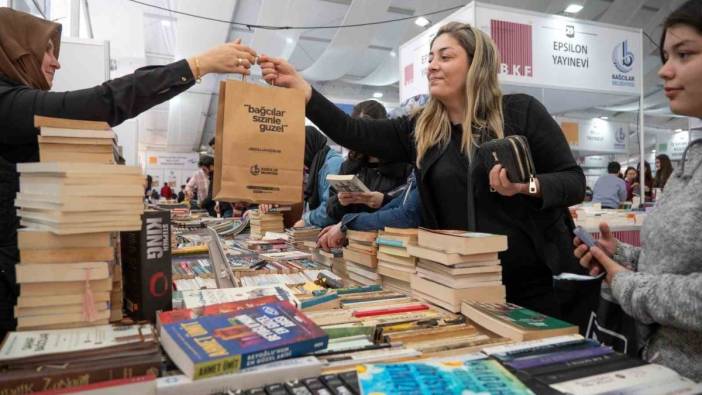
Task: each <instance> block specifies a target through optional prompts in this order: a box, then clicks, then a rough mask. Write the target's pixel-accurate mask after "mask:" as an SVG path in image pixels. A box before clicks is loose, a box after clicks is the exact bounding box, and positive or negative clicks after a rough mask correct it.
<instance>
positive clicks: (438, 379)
mask: <svg viewBox="0 0 702 395" xmlns="http://www.w3.org/2000/svg"><path fill="white" fill-rule="evenodd" d="M356 369H357V371H358V381H359V385H360V387H361V393H362V394H365V395H369V394H373V395H382V394H418V395H419V394H441V395H454V394H455V395H466V394H496V393H499V394H504V395H533V392H532V391H531V390H530V389H529V388H528V387H527V386H525V385H524V384H523V383H522V382H521V381H519V380H518V379H517V378H516V377H515V376H514V375H513V374H512V373H510V372H509V371H507V369H505V368H504V367H502V366H501V365H500V364H499V362H497V361H495V360H477V361H442V362H423V363H421V362H416V363H396V364H367V365H359V366H358V367H357V368H356Z"/></svg>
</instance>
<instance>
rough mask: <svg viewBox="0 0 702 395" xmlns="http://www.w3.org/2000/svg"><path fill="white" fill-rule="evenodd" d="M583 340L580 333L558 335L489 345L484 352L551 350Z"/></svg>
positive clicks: (502, 354) (505, 354)
mask: <svg viewBox="0 0 702 395" xmlns="http://www.w3.org/2000/svg"><path fill="white" fill-rule="evenodd" d="M583 341H584V339H583V337H582V336H580V335H566V336H556V337H552V338H546V339H539V340H530V341H526V342H521V343H517V344H514V345H506V346H495V347H487V348H484V349H483V352H484V353H485V354H487V355H495V356H509V355H514V354H518V353H521V352H530V351H538V350H549V349H550V347H554V348H558V347H561V346H564V345H570V344H576V343H579V342H583Z"/></svg>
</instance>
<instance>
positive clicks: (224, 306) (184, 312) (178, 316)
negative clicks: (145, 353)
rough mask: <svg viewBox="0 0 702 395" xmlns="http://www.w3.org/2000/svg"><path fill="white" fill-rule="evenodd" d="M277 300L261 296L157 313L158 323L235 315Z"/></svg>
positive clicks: (272, 297)
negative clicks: (207, 316)
mask: <svg viewBox="0 0 702 395" xmlns="http://www.w3.org/2000/svg"><path fill="white" fill-rule="evenodd" d="M277 300H278V298H277V297H275V296H273V295H269V296H261V297H260V298H253V299H249V300H242V301H240V302H228V303H220V304H213V305H210V306H205V307H202V308H199V309H176V310H170V311H162V312H160V313H158V322H159V323H160V325H165V324H172V323H174V322H180V321H185V320H192V319H195V318H197V317H201V316H206V315H215V314H227V313H235V312H237V311H240V310H243V309H248V308H251V307H256V306H261V305H264V304H267V303H273V302H276V301H277Z"/></svg>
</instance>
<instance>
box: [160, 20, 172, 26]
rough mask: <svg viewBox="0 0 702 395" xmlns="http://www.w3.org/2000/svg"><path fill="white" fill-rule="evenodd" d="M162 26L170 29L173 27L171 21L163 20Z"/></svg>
mask: <svg viewBox="0 0 702 395" xmlns="http://www.w3.org/2000/svg"><path fill="white" fill-rule="evenodd" d="M161 26H163V27H170V26H171V21H169V20H166V19H162V20H161Z"/></svg>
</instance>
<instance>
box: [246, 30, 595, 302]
mask: <svg viewBox="0 0 702 395" xmlns="http://www.w3.org/2000/svg"><path fill="white" fill-rule="evenodd" d="M430 47H431V50H430V53H429V54H428V60H429V65H428V70H427V84H428V90H429V93H430V96H431V97H430V98H429V101H428V102H427V104H426V106H425V107H424V108H422V109H421V110H419V112H417V113H415V114H414V115H413V116H404V117H399V118H394V119H389V120H366V119H354V118H351V117H349V116H347V115H346V114H345V113H344V112H343V111H341V110H340V109H338V108H337V107H336V106H335V105H334V104H333V103H331V102H330V101H329V100H327V99H326V98H325V97H324V96H322V95H321V94H320V93H319V92H317V91H316V90H314V89H313V88H312V86H311V85H310V84H309V83H308V82H306V81H305V80H304V79H303V78H302V76H301V75H300V74H299V73H297V71H295V69H294V68H293V67H292V66H291V65H290V64H289V63H287V62H286V61H285V60H283V59H272V58H270V57H268V56H265V55H262V56H261V57H260V58H259V64H260V65H261V69H262V72H263V77H264V79H265V80H266V81H268V82H269V83H275V85H276V86H283V87H288V88H291V89H300V90H302V91H304V93H305V97H306V100H307V107H306V115H307V117H308V118H309V119H310V120H312V122H314V123H315V124H316V125H317V126H319V127H320V128H321V129H322V130H323V131H324V132H325V133H327V135H329V136H330V137H331V138H332V139H333V140H334V141H336V142H337V143H339V144H341V145H343V146H345V147H348V148H349V149H351V150H355V151H359V152H363V153H365V154H367V155H371V156H375V157H378V158H381V159H383V160H387V161H396V162H400V161H402V162H406V163H410V164H413V165H414V166H415V167H416V168H417V171H416V177H417V191H418V192H419V197H420V201H421V215H422V224H423V225H424V226H426V227H428V228H432V229H465V230H477V231H480V232H486V233H496V234H503V235H506V236H507V238H508V242H509V249H508V250H507V251H505V252H503V253H501V254H500V259H501V262H502V270H503V272H502V273H503V275H502V279H503V282H504V284H505V287H506V290H507V300H508V301H509V302H513V303H517V304H519V305H522V306H525V307H528V308H531V309H534V310H536V311H539V312H542V313H545V314H550V315H559V314H560V307H559V305H558V300H557V299H556V297H555V292H554V289H553V275H552V272H551V270H550V265H551V264H555V265H558V264H560V262H562V261H563V259H568V256H569V255H570V254H569V248H570V235H569V232H568V229H567V227H566V221H565V220H564V218H565V216H566V215H569V213H568V210H567V207H568V206H570V205H573V204H577V203H580V202H582V200H583V195H584V193H585V176H584V175H583V172H582V169H581V168H580V167H579V166H578V165H577V164H576V163H575V159H574V158H573V155H572V153H571V152H570V149H569V148H568V143H567V141H566V139H565V137H564V136H563V133H562V132H561V130H560V128H559V127H558V124H556V123H555V121H554V120H553V118H552V117H551V116H550V114H549V113H548V111H546V109H545V108H544V107H543V105H542V104H541V103H539V102H538V101H537V100H536V99H534V98H533V97H531V96H528V95H504V96H503V95H502V91H501V90H500V85H499V82H498V78H497V76H498V70H499V65H500V61H499V54H498V51H497V48H496V46H495V43H494V42H493V41H492V40H491V39H490V37H489V36H488V35H487V34H485V33H484V32H482V31H481V30H479V29H477V28H475V27H473V26H470V25H467V24H464V23H459V22H451V23H448V24H446V25H444V26H442V27H441V28H440V29H439V30H438V32H437V34H436V36H435V37H434V38H433V40H432V42H431V46H430ZM514 134H519V135H523V136H525V137H526V138H527V140H528V141H529V146H530V147H531V150H532V153H533V157H534V162H535V167H536V174H535V175H534V177H533V178H532V179H531V180H530V181H531V182H530V183H512V182H510V181H509V179H508V178H507V170H506V169H504V168H502V166H500V165H495V166H493V167H490V168H488V167H487V166H486V165H485V164H483V163H481V162H479V161H477V160H475V159H476V155H477V154H476V150H477V149H479V148H478V147H479V146H480V145H481V144H482V143H483V142H485V141H488V140H492V139H495V138H502V137H504V136H507V135H514ZM562 251H565V254H562V253H561V252H562Z"/></svg>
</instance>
